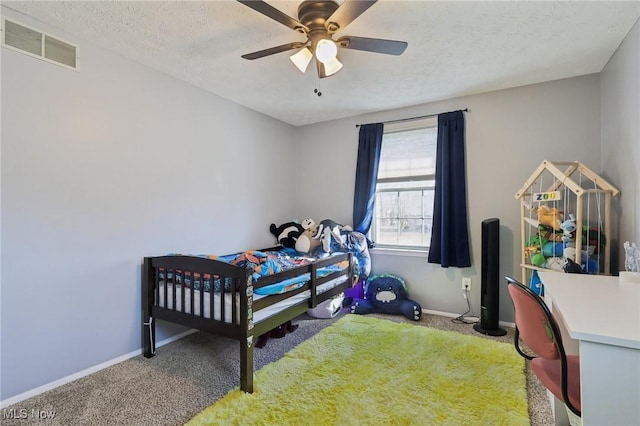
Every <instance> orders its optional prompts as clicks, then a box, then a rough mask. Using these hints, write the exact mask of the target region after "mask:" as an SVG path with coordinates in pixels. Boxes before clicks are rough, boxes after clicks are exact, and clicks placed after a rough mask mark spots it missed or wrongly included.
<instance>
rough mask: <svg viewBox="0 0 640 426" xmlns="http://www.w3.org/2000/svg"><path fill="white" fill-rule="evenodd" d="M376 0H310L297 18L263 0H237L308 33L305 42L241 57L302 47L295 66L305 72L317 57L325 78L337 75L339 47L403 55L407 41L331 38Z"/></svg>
mask: <svg viewBox="0 0 640 426" xmlns="http://www.w3.org/2000/svg"><path fill="white" fill-rule="evenodd" d="M376 1H377V0H371V1H365V0H345V2H344V3H342V4H341V5H338V3H336V2H335V1H332V0H307V1H303V2H302V3H301V4H300V6H298V19H297V20H296V19H294V18H292V17H290V16H289V15H287V14H285V13H283V12H281V11H280V10H278V9H276V8H275V7H273V6H271V5H269V4H268V3H265V2H264V1H261V0H238V2H240V3H242V4H244V5H245V6H248V7H250V8H251V9H253V10H255V11H257V12H260V13H262V14H263V15H265V16H267V17H269V18H271V19H273V20H275V21H278V22H280V23H281V24H283V25H285V26H287V27H289V28H291V29H292V30H294V31H297V32H299V33H301V34H304V35H306V36H307V40H306V41H304V42H292V43H287V44H283V45H281V46H276V47H272V48H269V49H265V50H260V51H257V52H253V53H247V54H246V55H242V57H243V58H244V59H250V60H253V59H258V58H263V57H265V56H269V55H273V54H276V53H280V52H285V51H287V50H296V49H299V51H298V52H297V53H296V54H294V55H292V56H291V58H290V59H291V61H292V62H293V63H294V64H295V66H296V67H297V68H298V69H299V70H300V71H301V72H303V73H304V72H305V71H306V69H307V67H308V65H309V63H310V62H311V60H312V59H313V58H314V57H315V60H316V61H315V62H316V68H317V71H318V76H319V77H320V78H325V77H329V76H331V75H333V74H335V73H336V72H338V71H339V70H340V69H341V68H342V63H341V62H340V61H338V58H337V53H338V47H341V48H343V49H355V50H364V51H367V52H375V53H384V54H387V55H401V54H402V52H404V50H405V49H406V48H407V42H405V41H395V40H384V39H379V38H366V37H354V36H342V37H340V38H338V39H337V40H334V39H333V37H332V36H333V34H334V33H335V32H337V31H339V30H343V29H344V28H345V27H346V26H347V25H349V24H350V23H351V22H352V21H353V20H355V19H356V18H357V17H358V16H360V15H362V13H364V11H366V10H367V9H369V8H370V7H371V6H373V4H374V3H375V2H376Z"/></svg>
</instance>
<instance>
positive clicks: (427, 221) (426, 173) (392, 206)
mask: <svg viewBox="0 0 640 426" xmlns="http://www.w3.org/2000/svg"><path fill="white" fill-rule="evenodd" d="M437 137H438V124H437V117H433V118H430V119H428V120H421V121H420V122H416V121H413V122H411V123H400V124H396V125H386V126H385V131H384V135H383V137H382V151H381V154H380V165H379V169H378V178H377V181H376V208H375V212H374V217H373V224H372V227H371V234H372V235H371V238H372V239H373V241H375V242H376V245H377V246H378V247H386V248H399V249H426V248H428V246H429V243H430V241H431V222H432V218H433V196H434V188H435V160H436V140H437Z"/></svg>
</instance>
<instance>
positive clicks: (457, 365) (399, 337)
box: [187, 315, 530, 426]
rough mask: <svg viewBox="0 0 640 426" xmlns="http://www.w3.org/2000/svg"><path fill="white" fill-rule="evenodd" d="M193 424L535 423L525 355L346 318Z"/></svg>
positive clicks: (482, 342)
mask: <svg viewBox="0 0 640 426" xmlns="http://www.w3.org/2000/svg"><path fill="white" fill-rule="evenodd" d="M254 384H255V386H254V393H253V394H248V393H244V392H242V391H240V390H239V389H237V388H236V389H234V390H232V391H231V392H229V393H228V394H227V395H226V396H225V397H224V398H222V399H221V400H219V401H217V402H216V403H215V404H213V405H212V406H210V407H208V408H206V409H205V410H204V411H202V412H201V413H200V414H198V415H197V416H196V417H194V418H193V419H191V420H190V421H189V423H187V424H188V425H296V426H297V425H456V426H458V425H491V426H494V425H508V426H516V425H529V424H530V422H529V415H528V407H527V390H526V377H525V364H524V360H523V359H522V358H521V357H520V356H519V355H518V354H517V353H516V351H515V349H514V348H513V347H512V346H511V345H509V344H506V343H499V342H495V341H492V340H489V339H485V338H482V337H478V336H469V335H464V334H460V333H455V332H446V331H440V330H436V329H433V328H429V327H424V326H419V325H415V324H408V323H397V322H393V321H388V320H383V319H378V318H374V317H368V316H360V315H346V316H345V317H343V318H341V319H340V320H338V321H337V322H335V323H334V324H333V325H331V326H329V327H327V328H325V329H323V330H322V331H320V332H319V333H318V334H316V335H315V336H314V337H312V338H310V339H309V340H307V341H305V342H303V343H301V344H300V345H299V346H297V347H296V348H294V349H292V350H291V351H290V352H288V353H287V354H286V355H285V356H284V357H283V358H281V359H280V360H278V361H276V362H274V363H272V364H269V365H266V366H265V367H263V368H262V369H261V370H259V371H258V372H257V373H256V375H255V382H254Z"/></svg>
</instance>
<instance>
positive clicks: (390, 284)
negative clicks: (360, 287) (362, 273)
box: [351, 274, 422, 321]
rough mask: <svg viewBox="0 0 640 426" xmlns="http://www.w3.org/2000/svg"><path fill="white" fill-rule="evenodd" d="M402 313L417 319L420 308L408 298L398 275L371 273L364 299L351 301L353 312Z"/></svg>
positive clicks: (420, 313)
mask: <svg viewBox="0 0 640 426" xmlns="http://www.w3.org/2000/svg"><path fill="white" fill-rule="evenodd" d="M374 312H375V313H381V314H392V315H395V314H402V315H404V316H405V317H407V318H409V319H412V320H415V321H418V320H419V319H420V317H422V308H421V307H420V304H418V302H415V301H413V300H411V299H409V293H408V291H407V285H406V284H405V282H404V280H403V279H402V278H400V277H397V276H395V275H390V274H379V275H372V276H370V277H369V278H367V281H366V283H365V291H364V299H355V300H354V301H353V302H352V303H351V313H353V314H371V313H374Z"/></svg>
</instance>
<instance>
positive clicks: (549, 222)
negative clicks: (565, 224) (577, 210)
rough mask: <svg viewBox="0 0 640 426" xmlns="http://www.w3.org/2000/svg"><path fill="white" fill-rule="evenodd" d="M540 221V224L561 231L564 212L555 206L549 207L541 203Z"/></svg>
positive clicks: (539, 209)
mask: <svg viewBox="0 0 640 426" xmlns="http://www.w3.org/2000/svg"><path fill="white" fill-rule="evenodd" d="M538 222H539V223H540V225H545V226H549V227H551V228H553V229H554V230H555V231H560V223H562V212H561V211H560V210H558V209H556V208H555V207H553V208H549V207H547V206H545V205H541V206H540V207H539V208H538Z"/></svg>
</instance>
